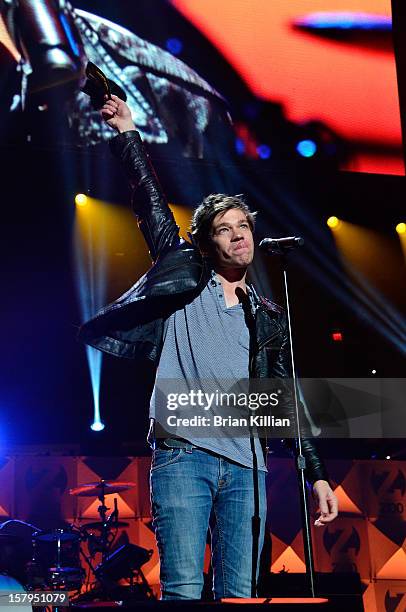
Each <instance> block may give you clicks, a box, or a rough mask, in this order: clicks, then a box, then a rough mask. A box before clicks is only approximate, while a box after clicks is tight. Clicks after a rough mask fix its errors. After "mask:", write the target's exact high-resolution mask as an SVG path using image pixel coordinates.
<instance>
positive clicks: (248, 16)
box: [172, 0, 404, 174]
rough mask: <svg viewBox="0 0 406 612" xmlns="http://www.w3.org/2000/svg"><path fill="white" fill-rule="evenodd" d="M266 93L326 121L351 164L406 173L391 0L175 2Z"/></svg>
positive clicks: (293, 114) (302, 116)
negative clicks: (344, 144)
mask: <svg viewBox="0 0 406 612" xmlns="http://www.w3.org/2000/svg"><path fill="white" fill-rule="evenodd" d="M172 4H173V5H174V6H175V7H176V8H177V9H178V10H179V11H181V12H182V13H183V14H184V15H185V16H186V17H187V19H189V20H190V21H191V22H192V23H193V24H194V25H195V26H196V27H197V28H198V29H199V30H200V31H201V32H203V33H204V35H205V36H206V37H208V38H209V39H210V41H211V42H212V44H213V45H215V46H216V47H217V48H218V49H219V50H220V51H221V53H222V54H223V55H224V57H225V58H226V59H227V61H228V62H229V63H230V64H232V66H233V67H234V68H235V70H237V71H238V73H239V74H240V75H241V76H242V78H243V79H244V80H245V82H246V83H247V85H248V86H249V87H250V88H251V90H252V91H253V92H254V93H255V94H256V95H257V96H259V97H260V98H264V99H267V100H275V101H279V102H281V103H282V104H283V106H284V109H285V113H286V115H287V117H288V118H289V119H291V120H293V121H296V122H302V121H308V120H312V119H317V120H321V121H323V122H324V123H326V124H327V125H328V126H329V127H330V128H331V129H333V130H334V131H336V132H337V134H338V135H339V136H341V137H342V138H344V139H346V140H347V141H348V142H349V144H350V146H351V150H352V155H351V156H350V159H349V161H348V163H347V169H350V170H357V171H365V172H382V173H388V174H404V163H403V159H402V152H401V126H400V112H399V99H398V91H397V81H396V67H395V58H394V52H393V46H392V39H391V3H390V0H289V1H288V2H286V1H285V0H280V1H272V2H264V1H263V0H233V2H219V1H218V0H172Z"/></svg>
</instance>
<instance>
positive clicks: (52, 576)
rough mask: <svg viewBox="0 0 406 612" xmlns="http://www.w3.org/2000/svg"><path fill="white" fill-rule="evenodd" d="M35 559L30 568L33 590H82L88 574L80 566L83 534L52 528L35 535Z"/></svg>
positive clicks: (30, 581) (28, 570)
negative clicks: (81, 536) (81, 535)
mask: <svg viewBox="0 0 406 612" xmlns="http://www.w3.org/2000/svg"><path fill="white" fill-rule="evenodd" d="M32 544H33V556H32V560H31V561H30V563H29V567H28V568H27V573H28V584H29V586H30V588H51V589H56V590H57V589H61V590H66V591H78V590H79V589H80V588H81V587H82V584H83V580H84V576H85V572H84V570H83V568H82V567H81V565H80V534H79V533H78V532H76V531H73V530H72V529H52V530H51V531H37V532H36V533H34V534H33V538H32Z"/></svg>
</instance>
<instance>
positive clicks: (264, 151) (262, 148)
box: [257, 144, 272, 159]
mask: <svg viewBox="0 0 406 612" xmlns="http://www.w3.org/2000/svg"><path fill="white" fill-rule="evenodd" d="M257 153H258V155H259V157H260V159H269V158H270V157H271V153H272V150H271V147H269V146H268V145H266V144H261V145H259V146H258V147H257Z"/></svg>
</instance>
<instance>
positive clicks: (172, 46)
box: [165, 38, 183, 55]
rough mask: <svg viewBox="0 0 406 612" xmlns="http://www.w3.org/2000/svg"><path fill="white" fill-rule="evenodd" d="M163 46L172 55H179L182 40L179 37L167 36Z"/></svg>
mask: <svg viewBox="0 0 406 612" xmlns="http://www.w3.org/2000/svg"><path fill="white" fill-rule="evenodd" d="M165 46H166V48H167V49H168V51H169V52H170V53H172V55H179V53H181V52H182V49H183V42H182V41H181V40H179V38H168V40H167V41H166V43H165Z"/></svg>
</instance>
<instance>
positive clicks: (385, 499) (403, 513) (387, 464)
mask: <svg viewBox="0 0 406 612" xmlns="http://www.w3.org/2000/svg"><path fill="white" fill-rule="evenodd" d="M359 469H360V482H361V483H362V484H363V486H362V487H361V490H362V491H363V493H364V502H363V507H364V509H365V512H366V515H367V516H368V517H369V518H370V519H381V520H385V519H386V518H389V519H391V518H392V517H395V518H397V519H401V521H400V522H404V521H406V464H405V462H404V461H360V462H359Z"/></svg>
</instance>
